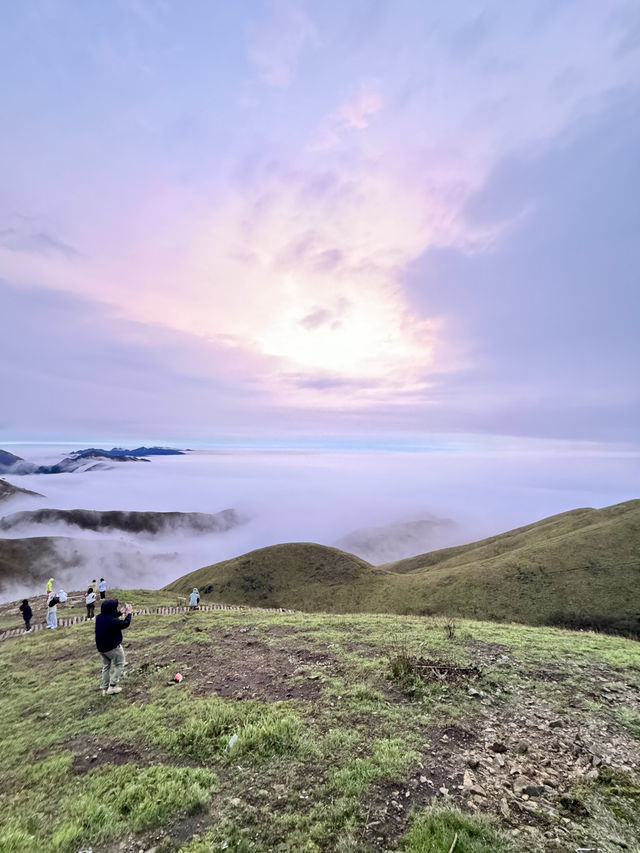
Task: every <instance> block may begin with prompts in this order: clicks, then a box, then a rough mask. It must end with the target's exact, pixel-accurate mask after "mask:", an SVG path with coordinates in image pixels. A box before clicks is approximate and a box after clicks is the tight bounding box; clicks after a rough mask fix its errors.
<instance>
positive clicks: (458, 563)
mask: <svg viewBox="0 0 640 853" xmlns="http://www.w3.org/2000/svg"><path fill="white" fill-rule="evenodd" d="M194 585H195V586H198V587H199V588H201V589H203V588H204V589H209V590H210V591H211V594H212V595H214V596H217V597H219V598H220V599H221V600H223V601H228V602H233V603H250V604H260V605H264V606H271V607H293V608H300V609H304V610H330V611H332V612H354V611H356V612H370V611H376V612H396V613H447V614H453V615H456V616H467V617H480V618H485V619H486V618H489V619H512V620H515V621H522V622H528V623H532V624H545V623H548V622H550V621H553V620H554V619H557V618H569V619H571V618H573V617H578V618H584V619H587V620H589V619H591V620H593V621H594V623H598V622H603V623H607V622H609V623H611V625H610V627H617V628H619V629H620V630H629V631H632V630H634V629H635V628H636V627H637V616H638V613H639V607H638V601H639V600H640V501H629V502H627V503H625V504H618V505H617V506H613V507H607V508H606V509H601V510H593V509H580V510H575V511H573V512H569V513H564V514H562V515H558V516H553V517H552V518H548V519H544V520H542V521H540V522H537V523H536V524H531V525H528V526H527V527H522V528H519V529H517V530H513V531H509V532H508V533H504V534H502V535H500V536H494V537H491V538H489V539H485V540H482V541H481V542H476V543H472V544H470V545H463V546H460V547H457V548H447V549H444V550H441V551H434V552H432V553H430V554H423V555H420V556H417V557H411V558H409V559H407V560H401V561H399V562H397V563H390V564H386V565H384V566H381V567H378V568H375V567H373V566H370V565H369V564H367V563H365V562H364V561H362V560H358V558H356V557H354V556H353V555H350V554H346V553H345V552H343V551H338V550H337V549H334V548H324V547H322V546H319V545H315V546H314V545H310V544H300V543H291V544H286V545H278V546H274V547H272V548H263V549H260V550H259V551H254V552H252V553H251V554H246V555H244V556H242V557H237V558H235V559H233V560H227V561H224V562H222V563H218V564H216V565H213V566H207V567H205V568H203V569H199V570H198V571H196V572H192V573H191V574H189V575H186V576H185V577H183V578H180V579H178V580H176V581H174V582H173V583H172V584H169V586H168V587H166V589H168V590H171V591H174V592H178V591H180V592H182V593H183V594H184V593H186V592H188V591H189V589H190V588H191V587H192V586H194Z"/></svg>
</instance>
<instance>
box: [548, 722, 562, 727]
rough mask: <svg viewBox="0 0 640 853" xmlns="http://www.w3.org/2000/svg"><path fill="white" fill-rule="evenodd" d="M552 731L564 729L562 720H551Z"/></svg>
mask: <svg viewBox="0 0 640 853" xmlns="http://www.w3.org/2000/svg"><path fill="white" fill-rule="evenodd" d="M549 728H550V729H561V728H562V720H551V722H550V723H549Z"/></svg>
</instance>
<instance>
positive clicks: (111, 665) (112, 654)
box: [96, 598, 133, 696]
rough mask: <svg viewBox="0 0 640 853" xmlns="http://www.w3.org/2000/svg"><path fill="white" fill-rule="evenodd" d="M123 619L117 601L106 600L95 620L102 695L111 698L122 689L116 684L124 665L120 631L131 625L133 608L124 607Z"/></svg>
mask: <svg viewBox="0 0 640 853" xmlns="http://www.w3.org/2000/svg"><path fill="white" fill-rule="evenodd" d="M124 609H125V613H126V615H125V617H124V619H120V616H121V615H122V614H121V613H120V612H119V610H118V599H117V598H113V599H107V600H106V601H103V602H102V607H101V608H100V614H99V615H98V617H97V619H96V648H97V649H98V651H99V652H100V656H101V657H102V683H101V686H102V695H103V696H105V695H106V696H111V695H112V694H113V693H120V692H121V691H122V687H120V686H119V685H118V682H119V681H120V679H121V678H122V673H123V671H124V667H125V664H126V659H125V656H124V649H123V648H122V631H123V630H124V629H125V628H128V627H129V625H130V624H131V614H132V613H133V608H132V607H131V605H130V604H126V605H125V608H124Z"/></svg>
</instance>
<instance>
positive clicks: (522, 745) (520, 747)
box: [516, 740, 529, 755]
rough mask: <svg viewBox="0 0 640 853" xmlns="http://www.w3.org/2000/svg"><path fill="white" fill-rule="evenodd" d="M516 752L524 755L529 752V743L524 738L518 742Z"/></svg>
mask: <svg viewBox="0 0 640 853" xmlns="http://www.w3.org/2000/svg"><path fill="white" fill-rule="evenodd" d="M516 752H517V753H518V755H524V754H525V753H527V752H529V744H528V743H527V742H526V741H524V740H521V741H518V743H517V744H516Z"/></svg>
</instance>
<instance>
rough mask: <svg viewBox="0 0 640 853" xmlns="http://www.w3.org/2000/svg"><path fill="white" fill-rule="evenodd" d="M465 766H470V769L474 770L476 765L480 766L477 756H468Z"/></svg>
mask: <svg viewBox="0 0 640 853" xmlns="http://www.w3.org/2000/svg"><path fill="white" fill-rule="evenodd" d="M467 766H468V767H470V768H471V769H472V770H475V769H476V768H477V767H479V766H480V762H479V761H478V759H477V758H468V759H467Z"/></svg>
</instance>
